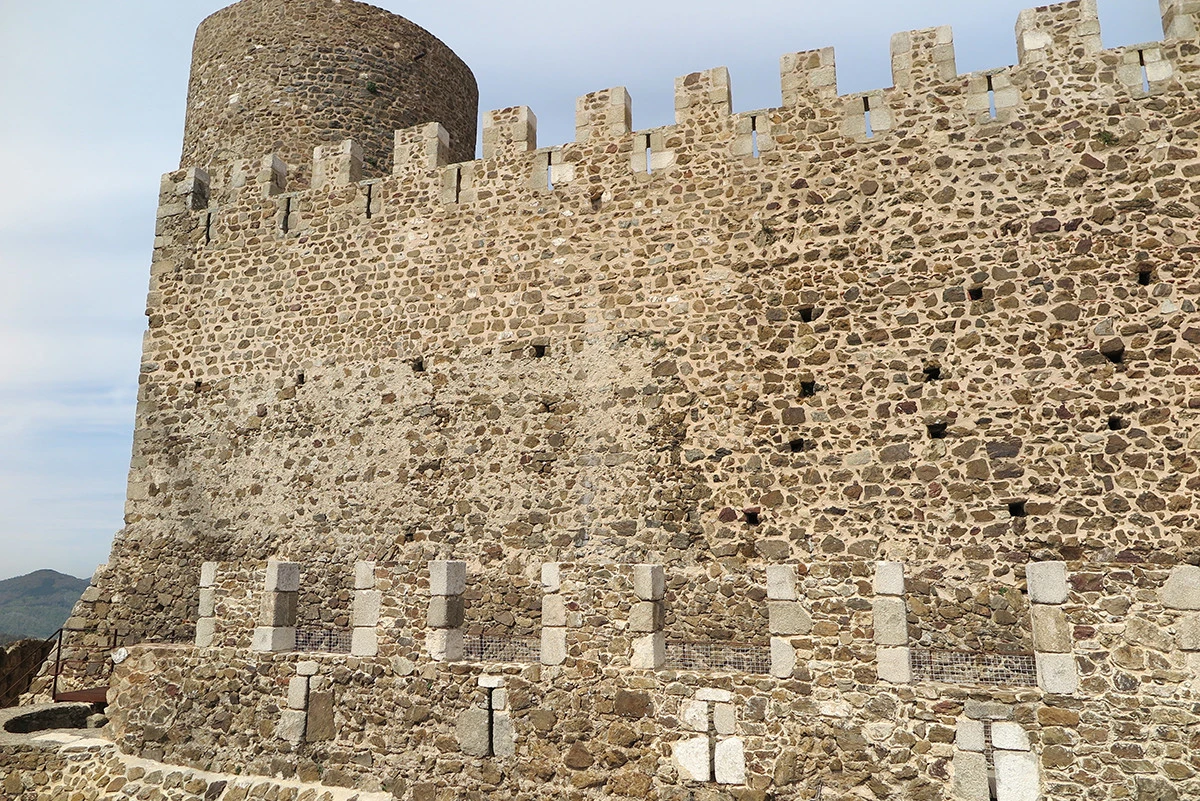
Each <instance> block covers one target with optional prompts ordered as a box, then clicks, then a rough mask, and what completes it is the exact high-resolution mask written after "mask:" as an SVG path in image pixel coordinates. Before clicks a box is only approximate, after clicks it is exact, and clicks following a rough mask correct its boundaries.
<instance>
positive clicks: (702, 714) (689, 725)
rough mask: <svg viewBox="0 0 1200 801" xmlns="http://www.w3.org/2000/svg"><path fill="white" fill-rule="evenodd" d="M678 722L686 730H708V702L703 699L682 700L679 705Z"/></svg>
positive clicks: (702, 731) (704, 731)
mask: <svg viewBox="0 0 1200 801" xmlns="http://www.w3.org/2000/svg"><path fill="white" fill-rule="evenodd" d="M679 722H680V723H682V724H683V727H684V728H685V729H687V730H688V731H698V732H701V733H707V732H708V704H706V703H705V702H704V701H684V702H683V704H681V705H680V707H679Z"/></svg>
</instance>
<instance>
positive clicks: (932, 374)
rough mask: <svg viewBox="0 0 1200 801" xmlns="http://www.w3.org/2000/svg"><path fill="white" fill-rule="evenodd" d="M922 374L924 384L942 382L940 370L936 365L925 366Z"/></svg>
mask: <svg viewBox="0 0 1200 801" xmlns="http://www.w3.org/2000/svg"><path fill="white" fill-rule="evenodd" d="M923 372H924V373H925V383H926V384H931V383H933V382H934V381H941V380H942V368H941V367H939V366H937V365H936V364H931V365H927V366H926V367H925V370H924V371H923Z"/></svg>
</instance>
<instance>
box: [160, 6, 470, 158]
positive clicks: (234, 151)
mask: <svg viewBox="0 0 1200 801" xmlns="http://www.w3.org/2000/svg"><path fill="white" fill-rule="evenodd" d="M478 110H479V89H478V87H477V86H476V83H475V76H474V75H472V74H471V70H470V68H469V67H467V65H466V64H465V63H464V62H463V61H462V59H460V58H459V57H458V56H456V55H455V54H454V52H453V51H452V50H450V48H448V47H447V46H446V45H445V44H443V43H442V42H441V41H440V40H438V39H437V38H436V37H435V36H433V34H431V33H429V32H428V31H426V30H424V29H423V28H420V27H418V26H417V25H414V24H413V23H411V22H409V21H408V20H406V19H404V18H403V17H398V16H396V15H394V14H391V13H389V12H387V11H384V10H383V9H380V8H375V7H374V6H369V5H366V4H364V3H356V2H353V1H352V0H242V1H241V2H240V3H236V4H235V5H232V6H229V7H228V8H226V9H224V10H222V11H218V12H217V13H216V14H213V15H212V16H211V17H209V18H208V19H206V20H205V21H204V22H203V23H201V25H200V28H199V30H198V31H197V33H196V44H195V48H194V50H193V53H192V77H191V84H190V87H189V89H188V105H187V123H186V126H185V130H184V135H183V158H182V163H181V166H183V167H207V166H208V165H210V164H214V163H218V162H224V161H228V160H231V159H236V158H258V157H261V156H264V155H267V154H268V153H276V154H278V155H279V157H280V158H282V159H283V160H284V161H285V162H287V163H288V164H289V165H291V166H294V167H296V168H297V169H296V173H297V174H298V175H300V176H304V175H307V174H308V173H309V171H310V170H309V163H310V162H311V160H312V151H313V148H314V147H316V146H317V145H321V144H328V143H331V142H339V141H342V140H344V139H355V140H357V141H358V142H359V143H360V144H361V145H362V147H363V152H364V157H365V162H366V163H365V169H366V171H367V173H368V174H371V175H380V174H384V173H386V172H387V171H388V170H389V169H390V166H391V162H392V142H393V137H392V134H393V132H394V131H395V130H397V129H400V128H407V127H409V126H412V125H418V124H421V123H426V122H440V123H442V125H444V126H445V127H446V129H447V130H448V131H449V132H450V156H451V159H452V160H453V161H467V160H470V159H472V158H474V154H475V131H476V124H477V123H476V121H477V119H478Z"/></svg>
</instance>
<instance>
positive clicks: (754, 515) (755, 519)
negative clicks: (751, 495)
mask: <svg viewBox="0 0 1200 801" xmlns="http://www.w3.org/2000/svg"><path fill="white" fill-rule="evenodd" d="M745 515H746V525H748V526H757V525H761V524H762V517H761V514H760V512H759V510H757V509H746V510H745Z"/></svg>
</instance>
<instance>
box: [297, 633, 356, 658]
mask: <svg viewBox="0 0 1200 801" xmlns="http://www.w3.org/2000/svg"><path fill="white" fill-rule="evenodd" d="M350 637H351V634H350V629H296V650H297V651H300V652H302V653H321V654H348V653H350Z"/></svg>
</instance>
